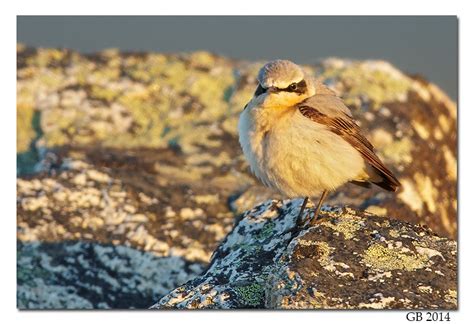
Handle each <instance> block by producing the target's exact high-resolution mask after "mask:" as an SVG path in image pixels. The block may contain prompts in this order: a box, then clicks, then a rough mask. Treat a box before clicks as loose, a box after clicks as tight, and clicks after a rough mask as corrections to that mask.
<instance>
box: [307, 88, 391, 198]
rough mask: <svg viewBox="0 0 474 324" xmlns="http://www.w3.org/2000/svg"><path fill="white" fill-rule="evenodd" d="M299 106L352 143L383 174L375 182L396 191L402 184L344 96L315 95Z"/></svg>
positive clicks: (314, 119)
mask: <svg viewBox="0 0 474 324" xmlns="http://www.w3.org/2000/svg"><path fill="white" fill-rule="evenodd" d="M298 109H299V111H300V112H301V114H302V115H303V116H305V117H307V118H309V119H311V120H312V121H314V122H317V123H320V124H323V125H326V126H327V127H328V128H329V129H330V130H331V131H332V132H333V133H335V134H337V135H339V136H341V137H342V138H343V139H344V140H346V141H347V142H348V143H349V144H351V145H352V146H353V147H354V148H355V149H356V150H357V151H358V152H359V153H360V154H361V155H362V156H363V158H364V159H365V161H366V162H367V163H368V164H369V165H371V166H372V167H373V168H374V169H375V171H376V172H377V174H379V175H380V177H381V178H382V180H381V181H380V180H378V181H377V182H375V180H374V183H375V184H376V185H379V186H380V187H382V188H384V189H386V190H390V191H395V190H396V188H397V187H399V186H400V182H399V181H398V180H397V178H396V177H395V175H394V174H393V173H392V172H391V171H390V170H389V169H388V168H387V167H386V166H385V165H384V164H383V162H382V161H381V160H380V158H379V157H378V156H377V155H376V154H375V152H374V147H373V145H372V144H371V143H370V142H369V141H368V140H367V139H366V138H365V137H364V136H363V135H362V131H361V129H360V127H359V126H358V125H357V124H356V122H355V120H354V119H353V118H352V114H351V112H350V110H349V108H347V107H346V105H345V104H344V103H343V102H342V100H341V99H339V98H338V97H336V96H333V95H315V96H313V97H310V98H308V99H306V100H305V101H303V102H302V103H301V104H299V105H298ZM379 181H380V182H379Z"/></svg>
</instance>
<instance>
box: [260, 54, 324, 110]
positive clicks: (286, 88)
mask: <svg viewBox="0 0 474 324" xmlns="http://www.w3.org/2000/svg"><path fill="white" fill-rule="evenodd" d="M257 80H258V87H257V90H256V91H255V94H254V99H255V100H258V102H259V103H260V105H261V106H263V107H272V108H285V107H292V106H294V105H296V104H298V103H299V102H301V101H303V100H305V99H306V98H308V97H311V96H313V95H314V93H315V90H314V82H313V80H312V78H310V77H308V76H307V75H306V74H305V73H304V71H303V69H302V68H301V67H299V66H298V65H296V64H295V63H293V62H291V61H287V60H275V61H271V62H268V63H267V64H265V65H264V66H263V67H262V68H261V69H260V71H259V73H258V77H257Z"/></svg>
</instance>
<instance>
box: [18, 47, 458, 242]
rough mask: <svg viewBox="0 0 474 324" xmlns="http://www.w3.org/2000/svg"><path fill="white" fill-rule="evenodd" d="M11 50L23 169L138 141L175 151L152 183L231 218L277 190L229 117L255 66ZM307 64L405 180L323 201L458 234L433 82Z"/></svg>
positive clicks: (450, 122) (120, 152)
mask: <svg viewBox="0 0 474 324" xmlns="http://www.w3.org/2000/svg"><path fill="white" fill-rule="evenodd" d="M17 53H18V81H17V102H18V103H17V111H18V116H19V120H20V119H21V121H20V123H19V127H18V148H19V151H18V156H17V160H18V172H19V174H20V175H25V174H34V173H35V172H38V171H39V170H43V171H44V170H45V169H44V168H40V167H37V166H35V163H37V162H39V161H40V160H42V159H44V155H45V154H46V152H51V151H53V152H56V154H57V155H58V154H61V156H60V157H59V160H60V159H62V158H68V157H71V155H72V154H73V152H71V150H74V149H78V148H87V149H88V150H98V152H96V155H100V152H102V151H104V150H106V151H108V150H112V151H113V152H115V154H116V155H117V156H120V158H125V157H126V156H128V155H129V152H130V151H132V152H133V153H132V154H133V155H134V156H135V158H137V159H139V158H141V155H142V154H141V153H140V150H142V149H147V150H155V151H156V153H157V154H155V155H158V152H166V154H168V153H169V152H174V154H175V156H176V158H177V160H179V161H180V163H182V164H180V165H179V166H178V167H177V165H176V164H174V162H173V161H168V163H167V164H158V163H156V165H155V167H154V168H152V169H150V170H147V171H148V173H149V174H151V175H150V177H149V178H150V179H149V180H148V181H151V182H153V184H152V186H155V185H157V184H158V183H159V182H160V181H161V180H160V177H161V175H162V174H166V177H168V179H167V180H166V181H168V183H175V179H176V181H177V182H179V183H182V184H185V186H190V187H193V184H194V183H196V182H198V183H201V181H202V182H205V183H206V184H207V188H208V189H209V190H210V192H209V193H203V194H202V195H207V194H209V195H216V194H218V195H219V199H220V201H226V200H230V201H231V202H232V204H231V206H232V207H233V211H234V212H235V213H237V214H238V213H241V212H243V211H245V210H248V209H249V208H252V207H253V206H254V205H255V204H256V203H260V202H262V201H265V200H266V199H269V198H285V197H278V196H277V195H276V194H275V193H274V192H271V191H269V190H267V189H265V188H263V187H262V186H261V184H260V183H259V182H258V181H256V180H255V179H254V178H253V177H252V175H251V174H250V173H249V170H248V165H247V163H246V162H245V160H244V159H243V157H242V154H241V149H240V146H239V145H238V140H237V118H238V115H239V113H240V112H241V110H242V107H243V106H244V105H245V104H246V103H247V102H248V100H249V99H250V98H251V96H252V94H253V92H254V90H255V86H256V84H255V76H256V73H257V71H258V68H259V67H260V66H261V64H262V63H263V62H254V63H250V62H243V61H235V60H230V59H227V58H225V57H220V56H216V55H212V54H209V53H207V52H195V53H189V54H168V55H164V54H159V53H128V54H126V53H120V52H119V51H112V50H109V51H104V52H101V53H97V54H94V55H82V54H79V53H77V52H74V51H70V50H57V49H34V48H28V47H25V46H18V48H17ZM305 68H306V69H307V71H308V72H309V73H311V74H313V75H316V76H318V77H319V78H320V79H321V80H322V81H324V82H325V83H326V84H328V85H329V86H330V87H331V88H332V89H334V90H335V91H336V92H337V93H338V94H339V95H340V96H341V97H342V98H343V100H344V101H345V102H346V104H347V105H349V107H350V108H351V110H352V111H353V114H354V115H355V117H356V118H357V119H358V120H359V121H360V123H361V126H362V128H363V129H364V130H365V133H366V135H367V136H368V137H369V139H370V140H371V141H372V142H373V143H374V144H375V146H376V148H377V151H378V153H379V155H380V156H381V157H382V159H383V160H384V162H385V163H386V164H387V165H388V166H389V167H390V168H391V169H393V170H394V171H395V173H396V174H397V176H398V177H399V179H400V180H401V182H402V184H403V189H402V190H400V191H399V192H398V193H397V194H392V193H386V192H384V191H382V190H379V189H378V188H373V189H371V190H367V189H364V188H359V187H355V186H353V185H350V184H348V185H346V186H344V187H342V188H340V189H339V190H338V191H336V192H334V193H332V195H330V197H329V199H328V203H329V204H333V205H334V204H338V205H341V206H342V205H346V204H349V205H351V206H353V207H355V208H358V209H364V210H368V211H371V210H372V211H377V213H379V214H380V213H385V214H390V215H391V216H392V217H396V218H398V219H401V220H405V221H410V222H417V223H421V224H426V225H428V226H429V227H430V228H431V229H433V230H434V231H435V232H437V233H439V234H441V235H445V236H449V237H451V238H455V237H456V235H457V221H456V214H457V196H456V184H457V170H456V166H457V149H456V132H457V128H456V127H457V126H456V119H457V112H456V109H457V107H456V105H455V104H454V103H453V102H452V101H451V100H450V99H449V98H448V97H447V96H446V95H445V94H444V93H443V92H442V91H441V90H440V89H439V88H437V87H436V86H435V85H433V84H431V83H429V82H427V81H425V80H423V79H422V78H420V77H414V76H409V75H406V74H404V73H402V72H400V71H399V70H397V69H396V68H395V67H393V66H392V65H390V64H389V63H387V62H383V61H370V60H369V61H351V60H339V59H326V60H323V61H321V63H319V64H317V65H313V66H306V67H305ZM20 117H21V118H20ZM98 147H100V148H98ZM147 155H149V154H148V153H147ZM119 163H120V162H119ZM152 178H154V180H151V179H152ZM255 192H258V195H255V194H254V193H255ZM239 198H240V199H239Z"/></svg>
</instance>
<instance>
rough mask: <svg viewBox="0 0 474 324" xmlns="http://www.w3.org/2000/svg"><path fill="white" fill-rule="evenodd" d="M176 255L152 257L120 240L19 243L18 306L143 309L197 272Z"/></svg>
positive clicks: (196, 269) (152, 255) (199, 269)
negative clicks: (109, 241)
mask: <svg viewBox="0 0 474 324" xmlns="http://www.w3.org/2000/svg"><path fill="white" fill-rule="evenodd" d="M201 271H202V266H201V265H198V264H193V263H190V262H188V261H186V260H185V259H183V258H180V257H157V256H156V255H154V254H153V253H149V252H143V251H138V250H136V249H133V248H130V247H126V246H122V245H104V244H99V243H86V242H77V241H76V242H74V241H64V242H56V243H39V242H19V244H18V254H17V280H18V282H17V283H18V285H17V305H18V308H19V309H108V308H113V309H120V308H127V309H128V308H147V307H149V306H150V304H151V303H152V302H153V300H156V298H159V297H161V296H163V295H164V294H165V293H167V292H168V291H169V290H170V289H172V288H174V287H176V286H177V285H180V284H182V283H184V282H186V281H187V280H189V279H191V278H193V277H195V276H196V275H198V274H200V273H201Z"/></svg>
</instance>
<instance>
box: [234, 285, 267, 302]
mask: <svg viewBox="0 0 474 324" xmlns="http://www.w3.org/2000/svg"><path fill="white" fill-rule="evenodd" d="M234 291H235V292H236V293H237V296H238V298H239V300H240V302H241V303H242V304H243V306H244V307H245V306H250V307H257V306H261V305H262V304H263V302H264V297H265V288H264V286H263V285H262V284H259V283H256V282H254V283H251V284H249V285H243V286H237V287H234Z"/></svg>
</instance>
